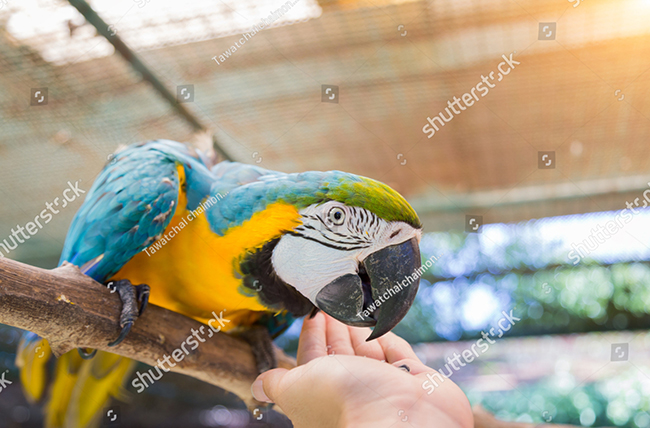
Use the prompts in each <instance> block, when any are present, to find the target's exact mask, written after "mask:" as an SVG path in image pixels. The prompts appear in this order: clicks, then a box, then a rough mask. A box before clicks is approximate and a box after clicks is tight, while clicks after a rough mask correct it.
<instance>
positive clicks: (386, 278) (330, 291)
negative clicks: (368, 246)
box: [316, 238, 422, 340]
mask: <svg viewBox="0 0 650 428" xmlns="http://www.w3.org/2000/svg"><path fill="white" fill-rule="evenodd" d="M421 264H422V261H421V259H420V248H419V247H418V241H417V239H416V238H412V239H410V240H408V241H406V242H403V243H401V244H398V245H393V246H390V247H386V248H384V249H381V250H379V251H377V252H376V253H373V254H371V255H369V256H368V257H366V259H365V260H363V262H362V263H361V265H360V266H359V275H354V274H346V275H343V276H341V277H339V278H337V279H335V280H334V281H332V282H330V283H329V284H327V285H326V286H325V287H323V289H322V290H321V291H320V292H319V293H318V295H317V296H316V303H317V304H318V307H319V309H321V310H323V311H324V312H325V313H326V314H328V315H330V316H332V317H333V318H335V319H337V320H339V321H341V322H342V323H345V324H348V325H351V326H354V327H372V326H374V327H375V329H374V330H373V332H372V334H371V335H370V337H368V339H367V340H373V339H377V338H378V337H380V336H383V335H384V334H386V333H388V332H389V331H391V330H392V329H393V327H395V326H396V325H397V324H398V323H399V322H400V321H401V320H402V318H404V316H405V315H406V313H407V312H408V310H409V308H410V307H411V305H412V304H413V301H414V300H415V296H416V294H417V293H418V285H419V284H420V272H418V269H419V268H420V266H421Z"/></svg>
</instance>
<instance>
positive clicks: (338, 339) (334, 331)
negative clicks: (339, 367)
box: [325, 315, 354, 355]
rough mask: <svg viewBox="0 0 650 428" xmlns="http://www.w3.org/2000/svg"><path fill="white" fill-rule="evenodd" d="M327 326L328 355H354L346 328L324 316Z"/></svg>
mask: <svg viewBox="0 0 650 428" xmlns="http://www.w3.org/2000/svg"><path fill="white" fill-rule="evenodd" d="M325 320H326V321H325V323H326V324H327V331H326V332H325V333H326V335H327V353H328V354H329V355H334V354H335V355H354V348H352V341H351V340H350V332H349V331H348V326H346V325H345V324H343V323H341V322H339V321H337V320H335V319H334V318H332V317H330V316H329V315H326V316H325Z"/></svg>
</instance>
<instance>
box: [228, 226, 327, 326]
mask: <svg viewBox="0 0 650 428" xmlns="http://www.w3.org/2000/svg"><path fill="white" fill-rule="evenodd" d="M278 242H280V238H276V239H274V240H272V241H269V242H267V243H266V244H264V246H263V247H262V248H260V249H259V250H257V251H256V252H253V253H248V254H247V255H246V257H244V259H243V260H242V262H241V263H240V265H239V268H240V271H241V273H242V275H243V281H242V284H243V287H242V288H243V290H242V291H243V292H244V294H246V295H253V296H254V295H257V296H258V298H259V300H260V302H261V303H262V304H263V305H264V306H267V307H268V308H270V309H273V310H278V311H280V310H287V311H289V313H291V314H292V315H294V316H296V317H301V316H303V315H307V314H308V313H310V312H311V311H312V310H313V309H314V305H313V304H312V303H311V302H310V301H309V299H307V298H306V297H305V296H303V295H302V294H300V292H299V291H298V290H296V289H295V288H293V287H292V286H291V285H289V284H287V283H286V282H284V281H282V279H280V277H278V275H277V274H276V273H275V269H273V262H272V256H273V249H274V248H275V246H276V245H277V244H278Z"/></svg>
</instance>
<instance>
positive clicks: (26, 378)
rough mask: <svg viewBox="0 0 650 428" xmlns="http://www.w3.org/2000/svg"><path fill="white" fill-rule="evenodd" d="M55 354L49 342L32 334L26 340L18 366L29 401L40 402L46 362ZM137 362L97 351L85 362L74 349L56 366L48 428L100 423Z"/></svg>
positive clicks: (47, 408) (81, 427)
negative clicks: (108, 405)
mask: <svg viewBox="0 0 650 428" xmlns="http://www.w3.org/2000/svg"><path fill="white" fill-rule="evenodd" d="M51 355H52V351H51V349H50V347H49V345H48V344H47V341H46V340H44V339H42V338H40V337H38V336H37V335H35V334H33V333H27V334H25V335H24V336H23V338H22V340H21V342H20V345H19V347H18V351H17V357H16V364H17V365H18V367H19V368H20V380H21V383H22V384H23V389H24V391H25V395H26V396H27V398H28V399H29V400H31V401H33V402H35V401H39V400H40V399H41V398H42V397H43V395H44V392H45V388H46V386H47V362H48V360H49V359H50V356H51ZM135 364H136V362H135V361H133V360H130V359H128V358H124V357H120V356H119V355H115V354H111V353H108V352H103V351H98V352H97V354H96V355H95V357H94V358H92V359H90V360H84V359H82V358H81V357H80V356H79V353H78V352H77V350H76V349H75V350H74V351H71V352H68V353H66V354H64V355H62V356H61V358H59V359H58V360H57V362H56V368H55V371H54V377H53V382H52V385H51V388H50V390H49V392H48V402H47V404H46V405H45V413H46V416H45V427H46V428H90V427H95V426H97V425H98V424H99V422H100V421H101V416H102V415H101V410H102V409H103V408H105V407H106V404H107V403H108V401H109V400H110V398H111V397H118V396H119V395H120V392H121V387H122V384H123V382H124V380H125V379H126V378H127V377H128V376H130V375H131V374H132V373H133V369H134V368H135Z"/></svg>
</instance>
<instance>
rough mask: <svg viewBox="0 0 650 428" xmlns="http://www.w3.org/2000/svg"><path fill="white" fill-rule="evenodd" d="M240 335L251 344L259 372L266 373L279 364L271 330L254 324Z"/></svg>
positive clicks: (239, 334)
mask: <svg viewBox="0 0 650 428" xmlns="http://www.w3.org/2000/svg"><path fill="white" fill-rule="evenodd" d="M238 336H239V337H241V338H242V339H244V340H245V341H246V342H247V343H248V344H249V345H250V346H251V350H252V352H253V356H254V357H255V363H256V365H257V371H258V372H259V373H264V372H265V371H267V370H271V369H274V368H276V367H277V366H278V362H277V360H276V359H275V350H274V349H273V339H271V335H270V334H269V330H268V329H267V328H266V327H264V326H260V325H256V326H252V327H250V328H249V329H247V330H244V331H241V332H239V333H238Z"/></svg>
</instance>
